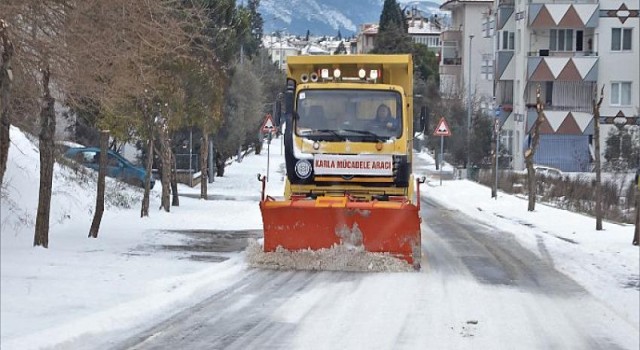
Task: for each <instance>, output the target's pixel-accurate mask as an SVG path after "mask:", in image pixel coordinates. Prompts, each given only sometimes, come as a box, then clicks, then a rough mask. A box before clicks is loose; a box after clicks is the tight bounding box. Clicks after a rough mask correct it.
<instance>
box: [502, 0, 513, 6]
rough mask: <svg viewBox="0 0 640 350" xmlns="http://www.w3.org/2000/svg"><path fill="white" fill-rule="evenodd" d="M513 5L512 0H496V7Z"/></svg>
mask: <svg viewBox="0 0 640 350" xmlns="http://www.w3.org/2000/svg"><path fill="white" fill-rule="evenodd" d="M514 5H515V1H514V0H498V7H513V6H514Z"/></svg>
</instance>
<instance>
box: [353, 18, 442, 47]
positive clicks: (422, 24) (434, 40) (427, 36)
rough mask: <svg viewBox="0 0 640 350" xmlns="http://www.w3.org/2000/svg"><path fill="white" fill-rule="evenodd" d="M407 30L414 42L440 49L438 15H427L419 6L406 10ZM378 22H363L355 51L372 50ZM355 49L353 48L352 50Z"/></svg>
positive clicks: (359, 29)
mask: <svg viewBox="0 0 640 350" xmlns="http://www.w3.org/2000/svg"><path fill="white" fill-rule="evenodd" d="M405 15H406V18H407V32H408V33H409V36H410V37H411V40H412V41H413V42H414V43H418V44H423V45H425V46H427V48H429V49H430V50H433V51H435V52H438V51H440V33H441V26H440V23H439V22H438V19H437V16H434V17H432V18H427V17H425V16H424V15H423V14H422V13H421V12H420V11H419V10H418V9H417V8H415V7H414V8H412V9H411V10H408V11H407V12H406V14H405ZM378 29H379V25H378V24H377V23H366V24H361V25H360V26H359V28H358V33H357V34H356V38H357V39H356V50H355V52H354V53H359V54H366V53H369V52H371V50H373V47H374V41H375V39H376V36H377V35H378ZM352 51H353V50H352Z"/></svg>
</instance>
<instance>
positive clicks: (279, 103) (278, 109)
mask: <svg viewBox="0 0 640 350" xmlns="http://www.w3.org/2000/svg"><path fill="white" fill-rule="evenodd" d="M275 106H276V107H275V111H274V119H275V120H274V123H276V126H280V119H281V118H282V101H281V99H280V98H279V99H277V100H276V102H275Z"/></svg>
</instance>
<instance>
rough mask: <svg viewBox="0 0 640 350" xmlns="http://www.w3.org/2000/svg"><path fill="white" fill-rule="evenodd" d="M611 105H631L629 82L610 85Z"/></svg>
mask: <svg viewBox="0 0 640 350" xmlns="http://www.w3.org/2000/svg"><path fill="white" fill-rule="evenodd" d="M611 105H612V106H630V105H631V82H630V81H624V82H613V83H611Z"/></svg>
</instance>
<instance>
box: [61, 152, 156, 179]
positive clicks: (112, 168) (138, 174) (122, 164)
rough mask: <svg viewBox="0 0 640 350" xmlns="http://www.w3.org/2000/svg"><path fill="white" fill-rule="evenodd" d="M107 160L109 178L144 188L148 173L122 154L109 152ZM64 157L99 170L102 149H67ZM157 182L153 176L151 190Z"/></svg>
mask: <svg viewBox="0 0 640 350" xmlns="http://www.w3.org/2000/svg"><path fill="white" fill-rule="evenodd" d="M107 155H108V158H107V176H109V177H113V178H116V179H119V180H122V181H124V182H126V183H128V184H131V185H134V186H139V187H144V181H145V178H146V175H147V171H146V170H145V169H143V168H140V167H137V166H135V165H133V164H132V163H131V162H130V161H128V160H127V159H125V158H124V157H123V156H121V155H120V154H118V153H116V152H114V151H112V150H109V151H108V153H107ZM64 156H65V157H67V158H70V159H73V160H75V161H76V162H78V163H80V164H82V165H84V166H86V167H87V168H91V169H94V170H98V169H99V168H100V164H99V162H100V148H97V147H72V148H69V149H67V151H66V152H65V153H64ZM155 183H156V181H155V179H154V178H153V175H151V183H150V185H151V188H153V185H155Z"/></svg>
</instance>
